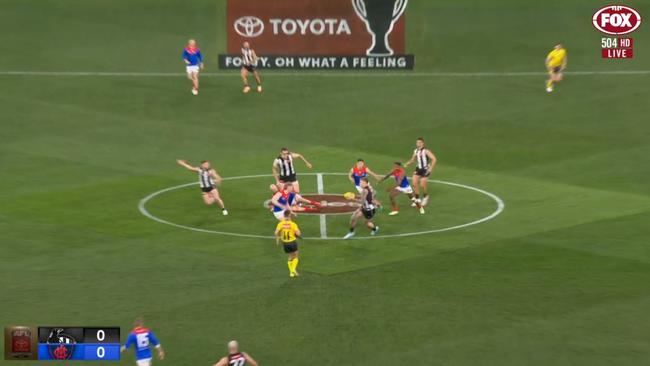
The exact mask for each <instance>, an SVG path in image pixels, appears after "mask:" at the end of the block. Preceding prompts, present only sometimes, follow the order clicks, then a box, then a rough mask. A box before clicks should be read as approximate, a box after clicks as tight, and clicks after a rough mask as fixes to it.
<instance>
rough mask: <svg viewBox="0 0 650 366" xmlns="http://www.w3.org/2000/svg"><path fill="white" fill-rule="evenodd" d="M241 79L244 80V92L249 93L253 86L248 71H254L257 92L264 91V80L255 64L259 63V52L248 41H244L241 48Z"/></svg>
mask: <svg viewBox="0 0 650 366" xmlns="http://www.w3.org/2000/svg"><path fill="white" fill-rule="evenodd" d="M241 58H242V66H241V80H242V81H243V82H244V93H248V92H249V91H250V90H251V87H250V86H249V85H248V73H251V72H252V73H253V77H255V81H256V82H257V92H258V93H261V92H262V80H261V79H260V74H259V73H258V72H257V69H256V68H255V65H257V60H258V57H257V54H256V53H255V50H253V49H252V48H251V46H250V44H249V43H248V42H244V43H243V44H242V48H241Z"/></svg>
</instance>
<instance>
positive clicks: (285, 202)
mask: <svg viewBox="0 0 650 366" xmlns="http://www.w3.org/2000/svg"><path fill="white" fill-rule="evenodd" d="M271 192H273V197H271V212H273V216H275V218H276V219H278V220H280V221H282V220H283V219H284V212H285V211H289V212H290V213H291V214H293V213H294V212H316V211H317V210H318V207H320V203H318V202H316V201H310V200H308V199H306V198H303V197H302V196H301V195H299V194H297V193H296V192H295V191H294V187H293V184H291V183H287V184H285V185H284V188H278V186H277V185H275V184H271ZM300 203H305V204H308V205H311V206H315V207H306V206H299V204H300Z"/></svg>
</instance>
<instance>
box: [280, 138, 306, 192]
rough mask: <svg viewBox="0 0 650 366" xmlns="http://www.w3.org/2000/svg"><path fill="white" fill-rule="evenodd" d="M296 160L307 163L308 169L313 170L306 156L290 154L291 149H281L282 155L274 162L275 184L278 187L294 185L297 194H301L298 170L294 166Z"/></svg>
mask: <svg viewBox="0 0 650 366" xmlns="http://www.w3.org/2000/svg"><path fill="white" fill-rule="evenodd" d="M294 159H300V160H302V161H303V162H304V163H305V165H306V166H307V168H309V169H311V168H312V165H311V163H310V162H308V161H307V159H305V157H304V156H302V155H301V154H298V153H292V152H289V149H287V148H286V147H283V148H282V149H280V155H279V156H278V157H277V158H275V160H273V170H272V171H273V177H274V178H275V184H277V185H278V186H280V185H282V184H285V183H293V185H294V188H295V191H296V193H300V184H299V183H298V178H297V176H296V169H295V167H294V165H293V162H294Z"/></svg>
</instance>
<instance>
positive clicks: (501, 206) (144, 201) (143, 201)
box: [138, 173, 506, 240]
mask: <svg viewBox="0 0 650 366" xmlns="http://www.w3.org/2000/svg"><path fill="white" fill-rule="evenodd" d="M316 174H322V175H347V174H346V173H303V174H302V175H316ZM272 176H273V175H271V174H257V175H244V176H239V177H226V178H223V180H239V179H253V178H265V177H272ZM428 181H429V182H431V183H437V184H445V185H448V186H454V187H459V188H463V189H469V190H471V191H475V192H478V193H481V194H483V195H486V196H488V197H490V198H491V199H492V200H493V201H494V202H495V203H496V209H495V210H494V211H493V212H492V213H491V214H489V215H488V216H485V217H483V218H480V219H478V220H474V221H471V222H468V223H465V224H460V225H455V226H450V227H446V228H442V229H433V230H425V231H418V232H412V233H402V234H391V235H377V236H361V237H357V238H356V239H355V240H367V239H381V238H397V237H405V236H416V235H424V234H433V233H440V232H445V231H451V230H458V229H462V228H465V227H469V226H473V225H478V224H480V223H483V222H486V221H490V220H492V219H494V218H495V217H497V216H499V214H501V212H503V210H504V209H505V207H506V205H505V203H504V202H503V200H502V199H501V198H499V196H497V195H495V194H494V193H490V192H488V191H485V190H482V189H480V188H477V187H472V186H468V185H465V184H460V183H454V182H447V181H442V180H432V179H429V180H428ZM190 186H198V182H192V183H185V184H181V185H178V186H174V187H169V188H165V189H161V190H159V191H156V192H153V193H151V194H150V195H148V196H146V197H144V198H143V199H141V200H140V202H139V203H138V209H139V210H140V213H141V214H142V215H144V216H145V217H147V218H149V219H151V220H154V221H157V222H159V223H161V224H166V225H170V226H174V227H177V228H181V229H185V230H191V231H196V232H201V233H208V234H220V235H229V236H237V237H244V238H261V239H273V238H274V236H265V235H255V234H240V233H231V232H225V231H216V230H207V229H201V228H195V227H191V226H186V225H180V224H176V223H173V222H170V221H167V220H164V219H161V218H159V217H156V216H154V215H152V214H151V213H150V212H149V211H147V208H146V205H147V202H149V201H150V200H151V199H152V198H154V197H156V196H159V195H161V194H163V193H166V192H170V191H174V190H177V189H181V188H185V187H190ZM306 239H314V240H340V238H333V237H328V238H320V237H307V238H306Z"/></svg>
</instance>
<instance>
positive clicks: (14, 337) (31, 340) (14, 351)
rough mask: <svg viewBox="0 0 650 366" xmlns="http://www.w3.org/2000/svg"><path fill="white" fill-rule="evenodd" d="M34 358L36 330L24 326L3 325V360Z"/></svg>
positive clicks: (35, 355) (35, 354)
mask: <svg viewBox="0 0 650 366" xmlns="http://www.w3.org/2000/svg"><path fill="white" fill-rule="evenodd" d="M36 358H37V350H36V330H35V329H34V328H33V327H24V326H12V327H5V360H34V359H36Z"/></svg>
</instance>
